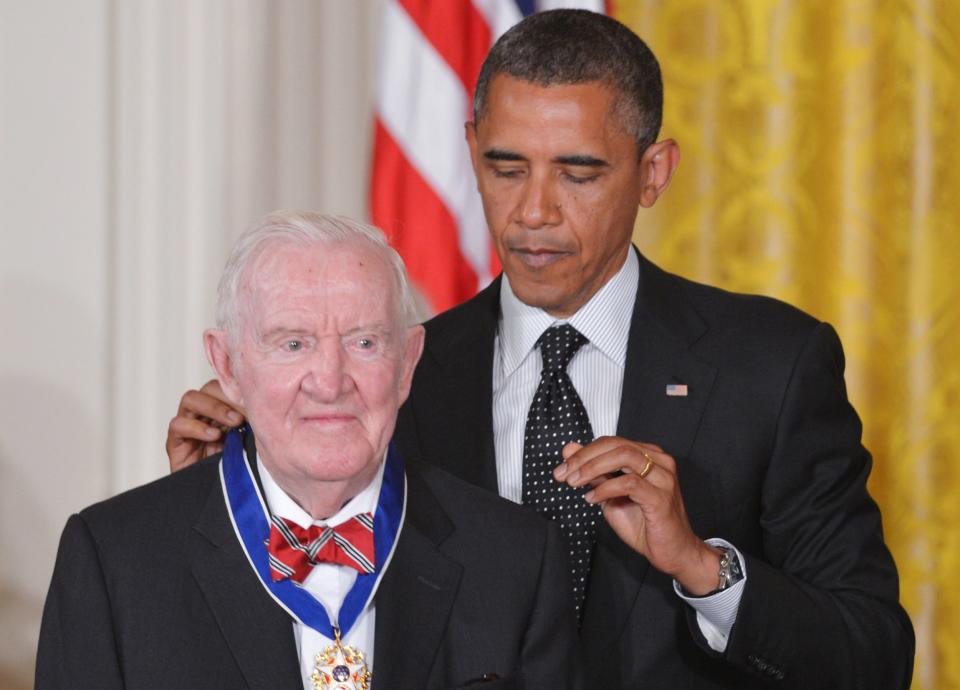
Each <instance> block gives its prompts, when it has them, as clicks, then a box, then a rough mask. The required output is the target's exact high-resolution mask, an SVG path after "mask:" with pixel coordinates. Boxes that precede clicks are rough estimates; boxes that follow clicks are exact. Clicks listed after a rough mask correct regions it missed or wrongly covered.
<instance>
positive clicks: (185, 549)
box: [36, 212, 580, 690]
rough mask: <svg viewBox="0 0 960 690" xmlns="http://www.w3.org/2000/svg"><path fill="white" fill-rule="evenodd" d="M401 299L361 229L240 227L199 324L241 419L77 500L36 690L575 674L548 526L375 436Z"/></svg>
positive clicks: (372, 237)
mask: <svg viewBox="0 0 960 690" xmlns="http://www.w3.org/2000/svg"><path fill="white" fill-rule="evenodd" d="M409 294H410V293H409V288H408V286H407V282H406V275H405V272H404V269H403V264H402V262H400V259H399V257H398V256H397V255H396V253H395V252H394V251H393V250H392V249H390V248H389V247H388V246H387V245H386V242H385V240H384V239H383V236H382V234H380V233H379V232H378V231H377V230H375V229H373V228H369V227H367V226H363V225H362V224H358V223H355V222H353V221H349V220H347V219H344V218H335V217H325V216H317V215H315V214H306V213H290V212H287V213H282V214H273V215H271V216H268V217H267V218H265V219H264V221H263V222H262V223H261V224H260V225H259V226H257V227H255V228H253V229H252V230H251V231H249V232H248V233H247V234H246V235H244V236H243V237H241V239H240V240H239V241H238V243H237V245H236V248H235V249H234V252H233V255H232V256H231V258H230V260H229V261H228V263H227V267H226V269H225V272H224V275H223V277H222V279H221V283H220V296H219V300H218V308H217V314H218V317H217V321H218V328H217V329H213V330H209V331H207V332H206V333H205V335H204V340H205V345H206V348H207V355H208V358H209V359H210V361H211V363H212V364H213V366H214V368H215V369H216V371H217V373H218V377H219V381H220V383H221V385H222V387H223V390H224V391H225V393H226V395H227V396H228V398H229V400H231V402H232V403H233V404H236V405H242V406H243V407H244V409H245V410H246V413H247V416H248V417H249V420H250V425H249V427H245V428H244V429H241V430H234V431H232V432H231V434H230V436H229V437H228V438H227V442H226V446H225V449H224V451H223V453H222V457H221V456H219V455H218V456H216V457H214V458H211V459H209V460H206V461H204V462H202V463H199V464H198V465H196V466H195V467H192V468H190V469H189V470H186V471H184V472H180V473H177V474H175V475H173V476H170V477H166V478H164V479H161V480H159V481H157V482H154V483H152V484H148V485H146V486H143V487H140V488H138V489H134V490H132V491H129V492H127V493H124V494H121V495H120V496H117V497H115V498H113V499H110V500H108V501H105V502H103V503H100V504H97V505H94V506H92V507H90V508H87V509H86V510H84V511H82V512H81V513H80V514H78V515H74V516H72V517H71V518H70V520H69V521H68V523H67V527H66V529H65V531H64V534H63V538H62V540H61V544H60V551H59V554H58V557H57V564H56V568H55V571H54V575H53V581H52V584H51V587H50V593H49V596H48V598H47V602H46V606H45V609H44V616H43V624H42V628H41V633H40V645H39V650H38V655H37V675H36V680H37V683H36V686H37V688H40V689H42V688H81V687H82V688H98V689H100V688H121V687H131V688H164V689H166V688H176V687H191V688H238V687H249V688H271V689H273V688H294V687H304V688H323V689H333V688H336V689H337V690H357V689H361V688H368V687H369V685H370V672H371V671H372V674H373V679H375V680H376V685H375V687H377V688H410V689H411V690H414V689H416V690H420V689H422V688H449V687H455V686H461V685H471V686H472V685H474V684H477V685H481V684H482V685H483V686H484V687H498V688H499V687H502V688H508V687H510V688H512V687H551V688H554V687H558V688H565V687H570V688H572V687H580V686H579V673H580V664H579V656H578V655H579V647H578V645H577V643H576V634H575V628H574V625H575V623H574V620H573V611H572V607H571V606H570V602H569V584H568V574H567V573H568V567H567V565H566V562H565V560H564V558H563V552H562V547H561V540H560V536H559V534H557V529H556V526H555V525H550V524H548V523H545V522H544V521H542V520H540V519H539V518H538V517H537V516H535V515H531V514H529V513H528V512H526V511H524V510H522V509H521V508H519V507H517V506H513V505H511V504H510V503H509V502H507V501H504V500H502V499H500V498H498V497H496V496H494V495H491V494H490V493H488V492H484V491H481V490H479V489H477V488H476V487H473V486H471V485H469V484H467V483H465V482H462V481H460V480H458V479H455V478H453V477H451V476H449V475H448V474H446V473H445V472H443V471H441V470H439V469H436V468H432V467H415V466H413V465H412V464H407V465H406V467H405V463H404V460H405V459H411V457H410V456H401V454H400V453H399V452H398V451H397V450H396V449H395V448H394V447H393V446H392V445H390V438H391V436H392V434H393V430H394V425H395V420H396V415H397V410H398V409H399V407H400V405H401V404H402V403H403V401H404V400H405V399H406V397H407V395H408V392H409V387H410V381H411V378H412V376H413V371H414V367H415V365H416V362H417V360H418V359H419V357H420V354H421V351H422V346H423V328H422V326H417V325H414V326H408V325H407V324H408V323H411V321H410V315H411V314H412V309H411V306H410V305H411V304H412V300H411V299H410V296H409Z"/></svg>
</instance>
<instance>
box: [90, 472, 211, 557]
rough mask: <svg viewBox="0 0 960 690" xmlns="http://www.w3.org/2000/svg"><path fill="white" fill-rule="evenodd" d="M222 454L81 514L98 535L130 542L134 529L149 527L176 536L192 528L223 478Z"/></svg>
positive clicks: (167, 537) (149, 529) (116, 541)
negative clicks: (220, 472) (214, 487)
mask: <svg viewBox="0 0 960 690" xmlns="http://www.w3.org/2000/svg"><path fill="white" fill-rule="evenodd" d="M219 467H220V455H219V454H217V455H214V456H212V457H209V458H205V459H204V460H201V461H200V462H199V463H197V464H195V465H191V466H190V467H188V468H186V469H183V470H181V471H179V472H176V473H174V474H171V475H167V476H165V477H161V478H159V479H155V480H154V481H152V482H149V483H147V484H143V485H141V486H138V487H135V488H133V489H129V490H127V491H124V492H123V493H119V494H117V495H116V496H113V497H111V498H108V499H106V500H103V501H100V502H99V503H94V504H93V505H90V506H88V507H87V508H84V509H83V510H81V511H80V513H79V516H80V518H81V519H82V520H83V521H84V522H85V523H86V524H87V526H88V527H89V529H90V530H91V531H92V532H93V533H94V534H95V535H97V536H98V537H102V538H103V539H104V540H106V541H110V542H115V543H118V544H119V543H124V544H126V543H127V542H128V540H127V536H128V535H129V534H130V533H131V532H143V531H144V530H147V531H149V532H151V533H153V532H156V533H160V534H162V535H164V538H165V539H167V540H171V541H172V540H175V537H176V535H177V534H178V533H180V530H183V529H189V528H190V527H191V526H192V525H193V524H194V523H195V522H196V520H197V516H198V515H199V513H200V511H201V510H202V509H203V507H204V504H205V503H206V501H207V498H208V497H209V495H210V490H211V488H212V487H213V486H214V485H215V484H219V482H220V474H219Z"/></svg>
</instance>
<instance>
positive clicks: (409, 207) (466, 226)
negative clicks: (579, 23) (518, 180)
mask: <svg viewBox="0 0 960 690" xmlns="http://www.w3.org/2000/svg"><path fill="white" fill-rule="evenodd" d="M605 5H606V3H605V2H604V0H567V1H564V0H539V2H535V1H534V0H386V2H385V8H384V15H383V26H382V31H381V46H380V57H379V64H378V81H377V103H376V109H377V113H376V123H375V133H374V154H373V176H372V181H371V187H370V205H371V217H372V218H373V222H374V223H375V224H376V225H378V226H379V227H381V228H383V230H384V231H385V232H386V233H387V235H388V236H389V237H390V241H391V243H392V244H393V246H394V247H395V248H396V249H397V251H399V252H400V255H401V256H402V257H403V259H404V261H405V262H406V264H407V269H408V270H409V272H410V277H411V279H412V281H413V282H414V284H415V285H416V286H417V288H418V289H419V290H420V292H421V293H422V294H423V296H424V297H425V298H426V300H427V302H428V303H429V305H430V307H431V308H432V309H433V310H434V311H442V310H444V309H447V308H449V307H452V306H454V305H456V304H459V303H460V302H462V301H464V300H466V299H469V298H470V297H472V296H473V295H474V294H475V293H476V292H477V290H479V289H480V288H482V287H483V286H484V285H486V284H487V283H488V282H489V281H490V279H491V278H492V277H493V276H495V275H496V274H497V273H498V272H499V270H500V266H499V263H498V261H497V257H496V255H495V254H494V252H493V248H492V247H491V245H490V240H489V238H488V236H487V229H486V224H485V222H484V219H483V210H482V207H481V205H480V197H479V195H478V194H477V190H476V183H475V181H474V176H473V170H472V168H471V166H470V153H469V151H468V149H467V144H466V141H465V140H464V129H463V124H464V123H465V122H466V121H468V120H471V119H472V98H473V88H474V85H475V83H476V80H477V75H478V74H479V73H480V66H481V64H482V63H483V59H484V57H485V56H486V54H487V51H488V50H489V49H490V46H491V45H493V42H494V41H495V40H496V39H497V38H498V37H499V36H500V35H501V34H502V33H503V32H504V31H506V30H507V29H509V28H510V27H511V26H513V25H514V24H515V23H516V22H518V21H520V19H522V18H523V17H524V16H526V15H528V14H532V13H533V12H535V11H539V10H546V9H555V8H559V7H579V8H582V9H589V10H594V11H604V10H605V9H608V8H607V7H606V6H605Z"/></svg>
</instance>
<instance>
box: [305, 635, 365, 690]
mask: <svg viewBox="0 0 960 690" xmlns="http://www.w3.org/2000/svg"><path fill="white" fill-rule="evenodd" d="M333 634H334V636H335V638H336V639H335V640H334V643H333V644H332V645H330V646H329V647H326V648H325V649H323V650H321V651H320V653H319V654H317V656H316V658H315V659H314V661H313V673H312V674H311V675H310V679H311V680H312V681H313V687H314V690H369V689H370V675H371V674H370V671H369V670H368V669H367V662H366V661H364V658H363V652H361V651H359V650H357V649H354V648H353V647H351V646H350V645H347V646H344V645H343V644H342V643H341V642H340V631H339V630H338V629H336V628H334V629H333Z"/></svg>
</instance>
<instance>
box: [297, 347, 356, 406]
mask: <svg viewBox="0 0 960 690" xmlns="http://www.w3.org/2000/svg"><path fill="white" fill-rule="evenodd" d="M346 379H347V375H346V371H345V370H344V357H343V352H342V350H341V349H340V347H339V346H337V347H329V346H328V347H321V348H318V350H317V352H315V353H314V354H313V356H312V357H311V359H310V368H309V371H308V372H307V373H306V375H305V376H304V378H303V390H304V392H305V393H307V394H308V395H310V396H312V397H314V398H316V399H317V400H322V401H330V400H336V399H337V397H338V396H339V395H340V392H341V391H342V390H343V389H344V387H345V385H346Z"/></svg>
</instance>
